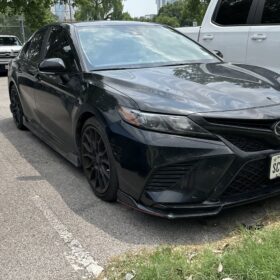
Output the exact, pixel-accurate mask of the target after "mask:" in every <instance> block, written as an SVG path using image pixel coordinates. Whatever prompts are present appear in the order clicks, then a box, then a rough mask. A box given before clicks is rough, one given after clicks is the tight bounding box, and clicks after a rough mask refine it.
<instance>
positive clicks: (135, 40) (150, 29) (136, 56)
mask: <svg viewBox="0 0 280 280" xmlns="http://www.w3.org/2000/svg"><path fill="white" fill-rule="evenodd" d="M78 34H79V38H80V42H81V45H82V50H83V52H84V54H85V58H86V59H87V61H88V62H89V64H90V65H89V67H90V69H96V68H98V69H100V68H114V67H129V68H131V67H135V66H137V67H141V66H142V65H143V66H148V65H152V66H155V65H157V64H159V65H169V64H172V65H173V64H180V63H195V62H217V61H218V60H217V59H216V58H215V57H214V56H213V55H212V54H210V53H209V52H207V51H206V50H205V49H203V48H202V47H201V46H199V45H198V44H196V43H194V42H193V41H191V40H189V39H188V38H186V37H185V36H183V35H181V34H179V33H177V32H175V31H173V30H171V29H169V28H165V27H163V26H157V25H115V26H113V25H112V26H111V25H107V26H88V27H81V28H78Z"/></svg>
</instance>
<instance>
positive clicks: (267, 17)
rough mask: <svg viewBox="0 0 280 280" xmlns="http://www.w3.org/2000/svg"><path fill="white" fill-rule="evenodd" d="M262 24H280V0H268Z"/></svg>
mask: <svg viewBox="0 0 280 280" xmlns="http://www.w3.org/2000/svg"><path fill="white" fill-rule="evenodd" d="M262 24H280V0H266V1H265V5H264V10H263V16H262Z"/></svg>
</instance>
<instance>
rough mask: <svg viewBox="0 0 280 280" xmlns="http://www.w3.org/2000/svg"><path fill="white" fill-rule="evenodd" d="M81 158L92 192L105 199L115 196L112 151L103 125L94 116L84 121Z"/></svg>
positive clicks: (114, 171)
mask: <svg viewBox="0 0 280 280" xmlns="http://www.w3.org/2000/svg"><path fill="white" fill-rule="evenodd" d="M81 159H82V165H83V170H84V173H85V175H86V178H87V180H88V182H89V184H90V185H91V187H92V189H93V191H94V193H95V195H96V196H98V197H99V198H101V199H103V200H105V201H111V202H112V201H115V200H116V198H117V190H118V179H117V174H116V169H115V167H114V162H113V153H112V150H111V146H110V143H109V140H108V137H107V135H106V133H105V131H104V129H103V127H102V126H101V125H100V124H99V123H98V122H97V121H96V119H95V118H90V119H89V120H87V121H86V123H85V125H84V127H83V130H82V137H81Z"/></svg>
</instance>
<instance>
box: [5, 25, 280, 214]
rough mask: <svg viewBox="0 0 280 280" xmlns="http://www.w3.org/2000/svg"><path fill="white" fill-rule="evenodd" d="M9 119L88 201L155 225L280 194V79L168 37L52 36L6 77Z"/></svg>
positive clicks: (61, 28) (59, 31)
mask: <svg viewBox="0 0 280 280" xmlns="http://www.w3.org/2000/svg"><path fill="white" fill-rule="evenodd" d="M9 69H10V70H9V75H8V76H9V93H10V99H11V111H12V114H13V118H14V121H15V124H16V126H17V127H18V128H19V129H24V128H28V129H30V130H31V131H32V132H33V133H34V134H36V135H37V136H38V137H40V138H41V139H42V140H43V141H45V142H46V143H47V144H48V145H50V146H51V147H52V148H54V149H55V150H56V151H58V152H59V153H61V154H62V155H63V156H64V157H65V158H67V159H68V160H70V161H71V162H72V163H73V164H75V165H76V166H83V170H84V173H85V176H86V177H87V179H88V182H89V184H90V185H91V187H92V189H93V191H94V192H95V194H96V195H97V196H98V197H99V198H101V199H103V200H105V201H115V200H118V201H120V202H122V203H124V204H125V205H128V206H131V207H133V208H135V209H138V210H140V211H143V212H146V213H150V214H153V215H157V216H161V217H168V218H176V217H192V216H203V215H215V214H218V213H219V212H220V211H221V210H222V209H223V208H227V207H232V206H236V205H240V204H244V203H248V202H252V201H256V200H261V199H264V198H266V197H271V196H275V195H278V194H280V179H279V176H280V75H279V74H277V73H274V72H272V71H270V70H267V69H263V68H261V67H256V66H249V65H242V66H237V65H234V64H230V63H224V62H222V61H221V60H220V59H219V58H218V57H217V56H215V55H214V54H212V53H211V52H209V51H208V50H207V49H204V48H203V47H202V46H200V45H199V44H197V43H195V42H193V41H192V40H190V39H188V38H187V37H186V36H184V35H182V34H181V33H180V32H177V31H175V30H174V29H171V28H168V27H165V26H161V25H157V24H149V23H138V22H114V21H106V22H92V23H75V24H60V25H50V26H47V27H44V28H42V29H40V30H39V31H38V32H36V33H35V34H34V36H33V37H32V38H31V39H30V40H29V41H28V42H27V43H26V44H25V46H24V47H23V49H22V51H21V53H20V55H19V56H18V57H17V58H15V59H14V60H13V61H12V62H11V65H10V68H9Z"/></svg>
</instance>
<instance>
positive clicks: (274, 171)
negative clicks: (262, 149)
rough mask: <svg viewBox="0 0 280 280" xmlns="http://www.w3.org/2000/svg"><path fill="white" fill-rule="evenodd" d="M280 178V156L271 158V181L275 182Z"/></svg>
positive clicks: (276, 155)
mask: <svg viewBox="0 0 280 280" xmlns="http://www.w3.org/2000/svg"><path fill="white" fill-rule="evenodd" d="M279 177H280V154H275V155H271V156H270V170H269V179H270V180H273V179H276V178H279Z"/></svg>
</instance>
